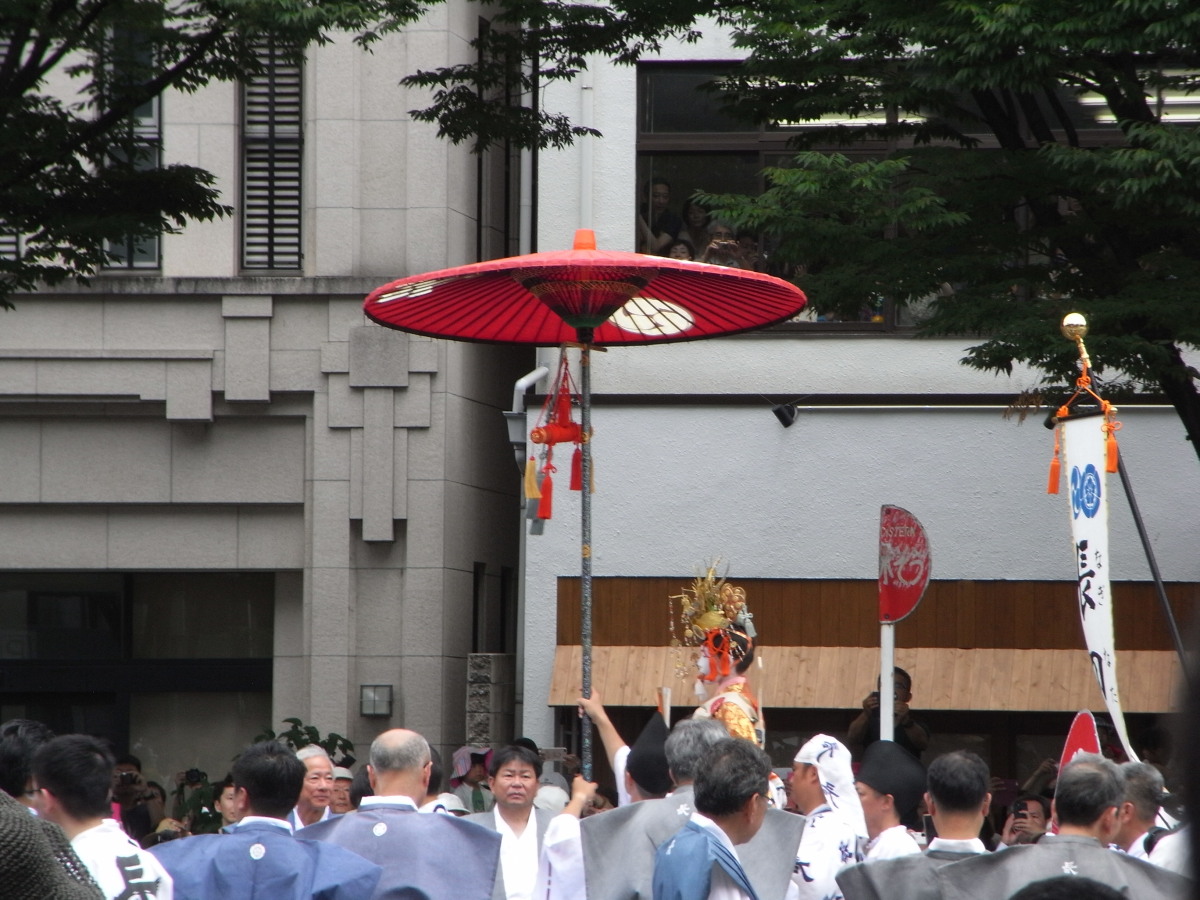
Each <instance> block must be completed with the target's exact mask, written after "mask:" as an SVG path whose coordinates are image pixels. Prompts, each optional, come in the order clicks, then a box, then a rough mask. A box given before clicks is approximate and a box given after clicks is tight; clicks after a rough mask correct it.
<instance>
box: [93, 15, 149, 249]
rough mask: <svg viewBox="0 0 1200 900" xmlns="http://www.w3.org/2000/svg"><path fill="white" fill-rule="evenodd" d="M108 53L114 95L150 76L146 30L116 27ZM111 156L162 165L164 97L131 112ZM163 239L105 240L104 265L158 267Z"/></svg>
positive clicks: (142, 165) (117, 162)
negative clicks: (124, 136)
mask: <svg viewBox="0 0 1200 900" xmlns="http://www.w3.org/2000/svg"><path fill="white" fill-rule="evenodd" d="M108 53H109V60H108V67H107V77H108V78H109V79H110V83H109V85H108V86H107V88H108V91H109V92H111V95H112V97H113V98H115V97H118V96H119V95H120V94H121V93H122V92H123V91H124V90H126V89H128V88H130V87H133V86H137V85H140V84H142V83H143V82H145V81H147V80H148V79H149V77H150V74H151V72H152V70H153V53H152V47H151V44H150V42H149V40H147V39H146V37H145V36H144V35H143V34H140V33H139V32H136V31H133V30H130V29H120V30H115V31H114V32H113V33H112V35H111V42H110V45H109V48H108ZM109 158H110V162H111V163H112V165H114V166H120V167H126V166H132V167H133V168H134V169H137V170H142V171H144V170H147V169H157V168H158V167H159V166H161V165H162V98H161V97H152V98H151V99H149V100H147V101H146V102H145V103H142V104H141V105H140V106H138V107H137V108H136V109H135V110H134V111H133V112H132V113H131V114H130V117H129V132H128V134H127V136H126V139H125V141H124V143H123V144H122V145H121V146H118V147H116V148H114V149H113V150H112V151H111V152H110V153H109ZM161 243H162V241H161V238H160V236H159V235H157V234H153V235H132V234H130V235H126V236H125V237H124V238H122V239H120V240H109V241H105V242H104V249H105V250H106V251H107V253H108V255H109V259H108V262H107V263H105V268H106V269H157V268H159V267H160V266H161V265H162V258H161Z"/></svg>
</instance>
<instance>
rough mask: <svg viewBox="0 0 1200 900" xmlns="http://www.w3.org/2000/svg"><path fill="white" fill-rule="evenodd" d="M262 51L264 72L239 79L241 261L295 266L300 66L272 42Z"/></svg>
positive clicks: (300, 128)
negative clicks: (240, 122) (240, 121)
mask: <svg viewBox="0 0 1200 900" xmlns="http://www.w3.org/2000/svg"><path fill="white" fill-rule="evenodd" d="M260 52H261V59H262V62H263V67H264V68H263V72H262V73H261V74H260V75H258V76H255V77H254V78H251V79H249V80H248V81H247V82H245V83H244V84H243V85H242V267H243V268H244V269H271V270H277V269H299V268H300V267H301V263H302V260H303V254H302V252H301V244H300V240H301V229H300V220H301V215H302V209H301V162H302V159H303V156H302V154H303V149H304V134H303V98H302V91H301V88H302V80H301V75H302V71H301V66H300V64H299V63H297V62H295V61H294V59H293V58H292V57H291V56H290V55H289V54H288V53H286V52H285V51H284V50H283V49H281V48H280V47H278V46H276V45H275V44H274V43H267V44H264V45H263V46H262V49H261V51H260Z"/></svg>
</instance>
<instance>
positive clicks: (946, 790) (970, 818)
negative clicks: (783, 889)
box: [837, 750, 992, 900]
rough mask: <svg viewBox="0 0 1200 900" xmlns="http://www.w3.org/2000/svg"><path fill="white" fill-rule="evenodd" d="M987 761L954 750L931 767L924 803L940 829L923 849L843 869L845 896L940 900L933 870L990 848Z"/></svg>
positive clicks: (841, 883)
mask: <svg viewBox="0 0 1200 900" xmlns="http://www.w3.org/2000/svg"><path fill="white" fill-rule="evenodd" d="M988 785H989V776H988V768H987V764H986V763H985V762H984V761H983V760H982V759H980V758H979V757H978V756H977V755H976V754H974V753H969V752H967V751H964V750H956V751H955V752H953V753H947V754H945V755H944V756H939V757H938V758H937V759H935V760H934V761H933V762H932V763H931V764H930V766H929V772H928V775H927V777H926V786H927V790H926V792H925V805H926V806H927V807H928V808H929V816H930V818H932V819H933V824H934V826H935V828H936V830H937V837H935V838H933V839H932V840H930V841H929V844H928V847H927V848H926V850H925V852H924V853H917V854H913V855H911V856H899V857H896V858H894V859H881V860H879V861H878V862H869V863H862V864H860V865H857V866H853V867H851V868H849V869H843V870H842V871H841V872H839V873H838V875H837V883H838V886H839V887H840V888H841V889H842V895H843V896H844V897H845V898H846V900H883V898H889V900H891V898H894V900H937V897H938V890H937V883H936V882H935V881H934V877H933V871H934V869H939V868H941V867H942V866H945V865H948V864H949V863H952V862H958V861H959V860H964V859H970V858H971V857H972V856H976V855H977V854H980V853H986V852H987V848H986V847H985V846H984V845H983V841H981V840H980V839H979V829H980V828H982V827H983V819H984V817H985V816H986V815H987V812H988V807H989V806H990V805H991V802H992V795H991V794H990V793H988Z"/></svg>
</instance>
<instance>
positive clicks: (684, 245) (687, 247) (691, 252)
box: [663, 238, 696, 259]
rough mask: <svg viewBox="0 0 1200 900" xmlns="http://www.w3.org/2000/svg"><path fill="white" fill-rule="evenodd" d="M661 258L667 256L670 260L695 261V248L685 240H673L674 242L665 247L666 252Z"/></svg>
mask: <svg viewBox="0 0 1200 900" xmlns="http://www.w3.org/2000/svg"><path fill="white" fill-rule="evenodd" d="M663 256H669V257H670V258H671V259H695V258H696V248H695V247H693V246H692V242H691V241H689V240H687V239H686V238H675V240H673V241H671V243H670V245H669V246H668V247H667V252H666V253H664V254H663Z"/></svg>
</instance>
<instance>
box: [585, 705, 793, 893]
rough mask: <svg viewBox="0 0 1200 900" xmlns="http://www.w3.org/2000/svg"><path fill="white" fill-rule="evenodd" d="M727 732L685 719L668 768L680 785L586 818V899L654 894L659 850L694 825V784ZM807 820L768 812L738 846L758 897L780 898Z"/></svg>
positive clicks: (709, 722)
mask: <svg viewBox="0 0 1200 900" xmlns="http://www.w3.org/2000/svg"><path fill="white" fill-rule="evenodd" d="M728 737H729V732H728V731H726V730H725V726H724V725H722V724H721V723H720V722H719V721H717V720H715V719H684V720H683V721H681V722H678V723H676V725H675V727H674V728H673V729H672V730H671V734H670V735H669V736H668V737H667V741H666V755H667V765H668V766H669V768H670V770H671V777H672V779H673V780H674V782H675V790H674V791H673V792H672V793H671V794H668V795H667V796H666V797H664V798H663V799H661V800H643V801H642V802H640V803H634V804H631V805H629V806H623V807H621V808H620V809H615V810H611V811H609V812H606V813H604V814H603V815H599V816H591V817H589V818H587V819H584V820H583V821H582V822H581V823H580V830H581V833H582V840H583V861H584V872H585V877H586V883H587V900H645V898H649V897H650V896H651V893H652V880H653V877H654V853H655V851H656V850H657V849H658V847H659V845H661V844H662V843H663V842H665V841H666V840H667V839H668V838H670V837H672V836H674V835H675V833H676V832H678V831H679V829H681V828H682V827H683V826H684V825H686V824H687V823H688V820H689V819H690V818H691V815H692V813H693V812H694V811H695V807H694V805H693V796H694V794H693V787H692V783H693V782H694V781H695V778H696V774H697V769H698V767H699V765H700V760H701V759H702V758H703V757H704V754H705V753H706V751H707V750H708V749H709V748H711V747H712V746H713V745H714V744H716V743H717V742H718V741H721V740H724V739H726V738H728ZM803 830H804V817H803V816H797V815H794V814H793V813H786V812H783V811H781V810H778V809H771V810H768V811H767V816H766V819H765V820H764V821H763V825H762V827H761V828H760V829H759V830H758V833H757V834H756V835H755V836H754V837H753V838H752V839H751V840H750V841H749V842H748V843H746V844H742V845H739V846H738V850H737V852H738V857H739V859H740V860H741V864H742V867H743V868H744V869H745V871H746V874H747V875H748V876H749V878H750V883H751V884H752V885H753V886H754V890H755V893H757V894H758V896H759V897H782V896H783V895H784V893H785V891H786V890H787V887H788V882H789V881H790V879H791V874H792V862H793V860H794V859H795V857H796V848H797V847H799V845H800V835H801V833H802V832H803Z"/></svg>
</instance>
